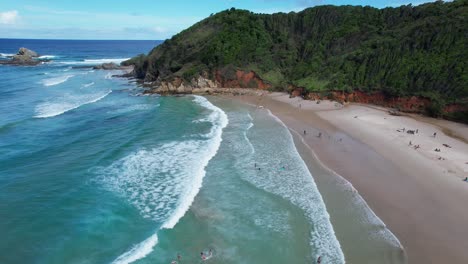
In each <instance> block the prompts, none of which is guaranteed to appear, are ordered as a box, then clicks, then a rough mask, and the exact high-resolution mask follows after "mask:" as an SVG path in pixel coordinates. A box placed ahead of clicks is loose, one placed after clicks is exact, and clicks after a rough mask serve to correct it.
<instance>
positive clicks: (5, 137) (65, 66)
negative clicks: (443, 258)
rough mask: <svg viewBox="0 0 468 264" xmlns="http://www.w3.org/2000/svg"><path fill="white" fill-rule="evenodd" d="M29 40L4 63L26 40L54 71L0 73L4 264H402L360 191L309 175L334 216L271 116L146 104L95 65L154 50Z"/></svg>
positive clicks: (215, 106)
mask: <svg viewBox="0 0 468 264" xmlns="http://www.w3.org/2000/svg"><path fill="white" fill-rule="evenodd" d="M26 42H27V43H22V42H21V41H19V40H16V41H8V40H1V41H0V44H2V45H1V46H0V53H2V55H1V57H3V58H0V59H6V58H5V57H8V54H9V53H14V50H16V49H17V47H16V46H18V45H21V46H23V44H28V45H30V46H28V47H30V48H33V49H36V50H37V51H38V52H40V53H41V54H47V55H48V57H49V58H52V62H49V63H46V64H42V65H38V66H35V67H11V66H0V76H1V77H0V78H1V82H0V234H1V235H2V239H1V240H0V263H7V264H9V263H12V264H13V263H171V261H178V263H202V262H207V263H315V262H316V259H317V258H318V257H319V256H320V257H321V258H322V263H333V264H335V263H336V264H339V263H344V262H345V257H346V259H347V261H348V263H357V262H359V263H403V262H402V261H401V249H400V248H399V247H398V245H395V243H394V242H395V241H393V244H392V243H391V242H392V241H390V240H387V239H386V238H385V235H386V234H387V233H388V232H387V231H388V230H386V228H385V227H384V226H383V225H382V224H381V223H379V222H377V223H374V222H369V221H367V220H365V221H363V220H362V218H365V219H368V218H369V217H367V216H366V214H369V212H368V211H366V209H365V208H364V207H363V206H355V204H357V203H354V202H350V201H352V200H353V199H355V197H356V196H358V195H357V194H356V193H355V192H349V193H351V194H348V192H346V191H344V190H343V189H340V188H341V187H340V186H339V185H340V184H341V182H332V181H333V180H332V179H333V178H330V177H328V178H324V177H327V176H322V175H321V174H317V175H318V176H319V177H318V178H317V179H318V183H320V184H321V186H318V187H320V188H321V191H322V192H324V194H325V196H324V197H325V198H326V199H325V200H327V204H328V206H331V207H330V208H329V210H328V211H330V212H331V214H332V216H335V219H330V216H329V213H328V212H327V208H326V205H325V203H324V201H323V199H322V196H321V194H320V192H319V189H318V187H317V185H316V183H315V181H314V177H312V175H311V174H310V172H309V170H308V168H307V166H306V164H305V163H304V161H303V160H302V159H301V157H300V156H299V154H298V152H297V150H296V148H295V146H294V142H293V137H292V136H291V133H290V132H289V131H288V129H287V128H286V127H285V126H284V125H283V124H282V123H281V121H279V120H278V119H277V118H276V117H274V116H273V115H271V113H269V111H268V110H260V109H256V108H254V107H248V106H246V105H242V104H239V103H236V102H233V101H231V100H226V99H222V98H216V97H209V98H205V97H200V96H184V97H159V96H142V90H141V89H140V88H138V87H137V85H136V84H135V83H134V82H132V81H129V80H126V79H119V78H114V77H112V76H113V75H115V74H119V73H120V72H118V71H99V70H93V69H92V68H91V67H92V65H95V64H99V63H102V62H108V61H116V62H118V61H121V60H123V59H124V58H126V57H131V56H132V55H134V54H138V53H142V52H148V51H149V50H150V49H151V48H152V47H153V46H154V45H155V43H153V42H116V41H112V42H101V41H99V42H83V41H76V42H75V41H68V42H67V41H26ZM52 47H53V49H52ZM109 47H113V49H110V48H109ZM54 49H55V50H56V51H57V52H56V53H53V51H54ZM360 203H362V202H360ZM331 220H332V221H331ZM332 222H333V223H334V224H335V228H334V227H333V226H332V224H331V223H332ZM334 230H338V231H339V233H337V234H336V235H335V231H334ZM381 234H382V235H381ZM337 237H338V238H340V240H341V243H340V241H339V240H338V238H337ZM343 241H344V243H343ZM353 241H359V243H360V245H362V246H356V245H355V243H354V242H353ZM389 241H390V242H389ZM396 244H398V243H396ZM210 250H211V252H212V254H210V253H209V251H210ZM202 252H203V253H204V254H205V255H209V256H210V258H209V259H208V260H206V261H203V260H202V259H201V254H200V253H202ZM343 252H346V254H347V255H346V256H344V254H343ZM177 255H179V256H180V257H181V259H180V260H177Z"/></svg>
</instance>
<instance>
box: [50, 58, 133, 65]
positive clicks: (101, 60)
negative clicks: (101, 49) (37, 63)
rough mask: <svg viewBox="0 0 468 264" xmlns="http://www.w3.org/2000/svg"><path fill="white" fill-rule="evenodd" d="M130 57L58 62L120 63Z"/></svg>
mask: <svg viewBox="0 0 468 264" xmlns="http://www.w3.org/2000/svg"><path fill="white" fill-rule="evenodd" d="M129 59H130V58H115V59H88V60H82V61H61V62H58V63H60V64H67V65H99V64H103V63H111V62H113V63H117V64H119V63H121V62H122V61H126V60H129Z"/></svg>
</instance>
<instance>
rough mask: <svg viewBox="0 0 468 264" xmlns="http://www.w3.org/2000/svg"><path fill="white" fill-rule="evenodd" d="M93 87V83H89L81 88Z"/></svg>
mask: <svg viewBox="0 0 468 264" xmlns="http://www.w3.org/2000/svg"><path fill="white" fill-rule="evenodd" d="M93 85H94V82H90V83H86V84H83V87H84V88H86V87H90V86H93Z"/></svg>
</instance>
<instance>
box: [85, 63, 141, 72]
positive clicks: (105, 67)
mask: <svg viewBox="0 0 468 264" xmlns="http://www.w3.org/2000/svg"><path fill="white" fill-rule="evenodd" d="M93 69H94V70H130V71H131V70H133V66H121V65H119V64H117V63H114V62H109V63H103V64H100V65H96V66H94V67H93Z"/></svg>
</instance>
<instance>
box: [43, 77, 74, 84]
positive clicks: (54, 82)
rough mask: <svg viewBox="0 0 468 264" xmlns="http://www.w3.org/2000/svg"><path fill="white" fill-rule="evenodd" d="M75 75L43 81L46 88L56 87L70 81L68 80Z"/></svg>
mask: <svg viewBox="0 0 468 264" xmlns="http://www.w3.org/2000/svg"><path fill="white" fill-rule="evenodd" d="M74 76H75V75H72V74H70V75H63V76H59V77H54V78H49V79H44V80H42V84H43V85H44V86H54V85H59V84H61V83H64V82H66V81H68V79H70V78H72V77H74Z"/></svg>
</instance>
